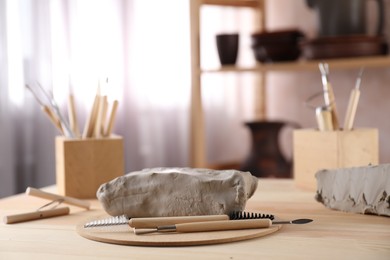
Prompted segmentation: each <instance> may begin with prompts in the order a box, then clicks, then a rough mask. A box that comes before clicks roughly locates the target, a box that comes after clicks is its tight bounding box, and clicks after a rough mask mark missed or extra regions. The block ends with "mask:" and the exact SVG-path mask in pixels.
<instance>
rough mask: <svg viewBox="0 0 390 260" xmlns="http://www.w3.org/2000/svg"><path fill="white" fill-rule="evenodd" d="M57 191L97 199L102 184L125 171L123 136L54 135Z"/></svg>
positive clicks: (81, 197) (77, 196)
mask: <svg viewBox="0 0 390 260" xmlns="http://www.w3.org/2000/svg"><path fill="white" fill-rule="evenodd" d="M55 147H56V178H57V189H58V193H59V194H61V195H64V196H70V197H75V198H80V199H94V198H96V191H97V189H98V188H99V187H100V185H101V184H103V183H105V182H108V181H110V180H112V179H114V178H116V177H119V176H121V175H123V174H124V156H123V139H122V137H119V136H113V137H109V138H99V139H94V138H91V139H69V138H66V137H63V136H58V137H56V142H55Z"/></svg>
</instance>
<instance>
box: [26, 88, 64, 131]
mask: <svg viewBox="0 0 390 260" xmlns="http://www.w3.org/2000/svg"><path fill="white" fill-rule="evenodd" d="M25 87H26V88H27V89H28V90H29V91H30V92H31V94H32V95H33V97H34V99H35V100H36V101H37V102H38V104H39V105H40V106H41V109H42V111H43V112H44V113H45V114H46V115H47V117H48V118H49V119H50V121H51V122H52V123H53V125H54V126H55V127H56V128H57V129H58V131H60V133H61V134H64V129H62V125H61V121H60V120H59V119H58V117H57V115H56V114H55V113H54V112H53V110H52V109H51V108H50V107H49V106H47V105H45V104H44V103H43V102H42V100H41V99H40V98H39V97H38V95H37V93H35V92H34V91H33V90H32V88H31V87H30V86H29V85H27V84H26V85H25Z"/></svg>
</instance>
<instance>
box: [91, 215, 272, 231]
mask: <svg viewBox="0 0 390 260" xmlns="http://www.w3.org/2000/svg"><path fill="white" fill-rule="evenodd" d="M274 218H275V217H274V215H271V214H261V213H254V212H242V211H234V212H232V213H231V214H229V215H200V216H181V217H152V218H129V217H127V216H125V215H122V216H117V217H111V218H107V219H99V220H95V221H92V222H88V223H86V224H84V228H92V227H102V226H114V225H126V224H127V225H129V226H130V227H132V228H156V227H158V226H161V225H174V224H181V223H191V222H206V221H217V220H239V219H270V220H273V219H274Z"/></svg>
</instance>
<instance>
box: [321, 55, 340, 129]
mask: <svg viewBox="0 0 390 260" xmlns="http://www.w3.org/2000/svg"><path fill="white" fill-rule="evenodd" d="M319 68H320V71H321V79H322V85H323V92H324V100H325V105H326V106H327V107H330V109H331V115H332V127H333V129H332V130H338V129H339V119H338V115H337V107H336V99H335V96H334V92H333V88H332V85H331V84H330V82H329V65H328V64H327V63H325V64H324V63H320V64H319Z"/></svg>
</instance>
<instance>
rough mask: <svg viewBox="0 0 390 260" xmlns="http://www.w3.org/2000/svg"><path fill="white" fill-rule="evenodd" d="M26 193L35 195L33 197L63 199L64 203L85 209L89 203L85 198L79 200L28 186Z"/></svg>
mask: <svg viewBox="0 0 390 260" xmlns="http://www.w3.org/2000/svg"><path fill="white" fill-rule="evenodd" d="M26 194H27V195H31V196H35V197H39V198H43V199H49V200H59V199H63V200H64V203H67V204H69V205H73V206H77V207H81V208H85V209H89V207H90V205H91V204H90V203H89V202H88V201H85V200H80V199H76V198H72V197H67V196H61V195H56V194H53V193H49V192H45V191H41V190H39V189H35V188H32V187H28V188H27V189H26Z"/></svg>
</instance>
